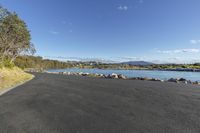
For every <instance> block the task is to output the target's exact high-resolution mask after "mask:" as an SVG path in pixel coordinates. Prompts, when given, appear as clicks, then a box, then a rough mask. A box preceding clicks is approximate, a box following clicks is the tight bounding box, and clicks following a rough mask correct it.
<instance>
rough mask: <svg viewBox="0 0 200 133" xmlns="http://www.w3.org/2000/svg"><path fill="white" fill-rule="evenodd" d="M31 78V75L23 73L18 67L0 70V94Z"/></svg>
mask: <svg viewBox="0 0 200 133" xmlns="http://www.w3.org/2000/svg"><path fill="white" fill-rule="evenodd" d="M32 78H33V75H31V74H28V73H25V72H24V71H22V70H21V69H20V68H18V67H13V68H5V67H4V68H0V92H2V91H4V90H5V89H7V88H9V87H12V86H15V85H17V84H20V83H23V82H25V81H28V80H30V79H32Z"/></svg>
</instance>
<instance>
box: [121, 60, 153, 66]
mask: <svg viewBox="0 0 200 133" xmlns="http://www.w3.org/2000/svg"><path fill="white" fill-rule="evenodd" d="M121 64H127V65H134V66H149V65H153V64H154V63H152V62H146V61H128V62H122V63H121Z"/></svg>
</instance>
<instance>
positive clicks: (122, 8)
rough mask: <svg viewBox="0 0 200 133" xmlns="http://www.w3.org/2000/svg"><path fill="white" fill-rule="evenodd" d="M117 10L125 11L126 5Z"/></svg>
mask: <svg viewBox="0 0 200 133" xmlns="http://www.w3.org/2000/svg"><path fill="white" fill-rule="evenodd" d="M117 9H118V10H120V11H127V10H128V6H126V5H125V6H118V7H117Z"/></svg>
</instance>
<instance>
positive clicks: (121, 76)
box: [118, 74, 127, 79]
mask: <svg viewBox="0 0 200 133" xmlns="http://www.w3.org/2000/svg"><path fill="white" fill-rule="evenodd" d="M118 78H119V79H127V77H126V76H124V75H122V74H119V75H118Z"/></svg>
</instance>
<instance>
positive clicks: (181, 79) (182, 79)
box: [178, 78, 187, 82]
mask: <svg viewBox="0 0 200 133" xmlns="http://www.w3.org/2000/svg"><path fill="white" fill-rule="evenodd" d="M178 81H183V82H185V81H187V80H186V79H184V78H180V79H179V80H178Z"/></svg>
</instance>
